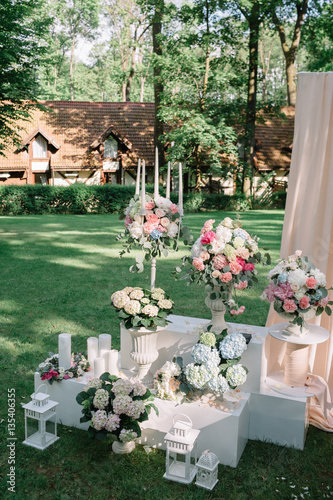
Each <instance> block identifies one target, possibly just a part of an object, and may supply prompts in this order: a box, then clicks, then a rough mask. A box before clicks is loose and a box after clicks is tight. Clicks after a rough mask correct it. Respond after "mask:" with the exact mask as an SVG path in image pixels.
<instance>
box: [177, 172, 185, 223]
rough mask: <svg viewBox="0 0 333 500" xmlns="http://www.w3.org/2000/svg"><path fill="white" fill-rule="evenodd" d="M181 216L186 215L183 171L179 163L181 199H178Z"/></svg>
mask: <svg viewBox="0 0 333 500" xmlns="http://www.w3.org/2000/svg"><path fill="white" fill-rule="evenodd" d="M178 207H179V215H181V216H182V215H184V211H183V171H182V164H181V163H179V197H178Z"/></svg>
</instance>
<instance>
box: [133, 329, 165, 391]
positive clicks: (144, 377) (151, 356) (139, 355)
mask: <svg viewBox="0 0 333 500" xmlns="http://www.w3.org/2000/svg"><path fill="white" fill-rule="evenodd" d="M164 329H165V327H161V326H157V327H155V328H144V327H141V328H129V329H128V331H129V333H130V334H131V337H132V351H131V354H130V356H131V358H132V359H133V360H134V361H135V362H136V363H137V365H138V374H137V375H136V378H137V379H138V380H140V382H142V383H143V384H144V385H145V386H146V387H148V388H152V387H153V382H154V375H153V374H152V373H151V372H150V367H151V365H152V363H154V361H156V360H157V358H158V350H157V348H156V342H157V335H158V332H159V331H161V330H164Z"/></svg>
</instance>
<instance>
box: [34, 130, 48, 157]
mask: <svg viewBox="0 0 333 500" xmlns="http://www.w3.org/2000/svg"><path fill="white" fill-rule="evenodd" d="M32 156H33V158H47V141H46V140H45V139H44V137H43V136H41V135H37V137H36V138H35V140H34V141H33V143H32Z"/></svg>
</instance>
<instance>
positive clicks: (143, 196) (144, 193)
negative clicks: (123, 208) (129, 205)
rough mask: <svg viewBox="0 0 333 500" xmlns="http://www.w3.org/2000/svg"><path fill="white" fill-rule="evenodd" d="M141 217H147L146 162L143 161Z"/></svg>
mask: <svg viewBox="0 0 333 500" xmlns="http://www.w3.org/2000/svg"><path fill="white" fill-rule="evenodd" d="M140 215H146V162H145V160H142V181H141V210H140Z"/></svg>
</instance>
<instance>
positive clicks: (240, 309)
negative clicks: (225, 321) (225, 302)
mask: <svg viewBox="0 0 333 500" xmlns="http://www.w3.org/2000/svg"><path fill="white" fill-rule="evenodd" d="M238 311H239V314H242V313H243V312H244V311H245V306H240V308H239V309H238Z"/></svg>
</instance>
